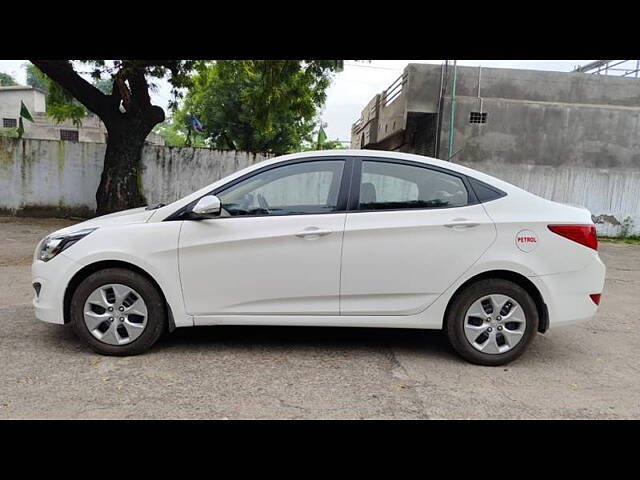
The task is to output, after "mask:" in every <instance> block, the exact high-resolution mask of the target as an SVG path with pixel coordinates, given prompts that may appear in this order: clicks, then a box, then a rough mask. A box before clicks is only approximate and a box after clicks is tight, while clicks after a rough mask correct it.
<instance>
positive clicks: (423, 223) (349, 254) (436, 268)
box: [32, 150, 605, 365]
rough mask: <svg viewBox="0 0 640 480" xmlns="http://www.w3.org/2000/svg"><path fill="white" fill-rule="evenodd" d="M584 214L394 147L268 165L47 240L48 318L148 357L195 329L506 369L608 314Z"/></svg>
mask: <svg viewBox="0 0 640 480" xmlns="http://www.w3.org/2000/svg"><path fill="white" fill-rule="evenodd" d="M597 248H598V242H597V236H596V231H595V226H594V224H593V222H592V220H591V214H590V213H589V211H588V210H586V209H584V208H580V207H575V206H569V205H564V204H560V203H556V202H552V201H550V200H546V199H543V198H541V197H538V196H536V195H533V194H531V193H528V192H526V191H524V190H522V189H520V188H518V187H515V186H513V185H511V184H509V183H506V182H503V181H501V180H499V179H497V178H494V177H491V176H489V175H485V174H483V173H481V172H478V171H475V170H472V169H470V168H467V167H464V166H461V165H457V164H453V163H450V162H446V161H441V160H436V159H433V158H428V157H423V156H417V155H410V154H404V153H397V152H384V151H367V150H340V151H319V152H304V153H298V154H292V155H285V156H281V157H277V158H272V159H269V160H266V161H263V162H260V163H257V164H255V165H252V166H250V167H248V168H245V169H243V170H240V171H238V172H236V173H234V174H232V175H230V176H228V177H226V178H223V179H221V180H219V181H216V182H214V183H212V184H210V185H208V186H206V187H204V188H202V189H200V190H198V191H197V192H194V193H192V194H190V195H187V196H186V197H184V198H182V199H180V200H177V201H175V202H173V203H170V204H168V205H160V206H158V207H153V208H150V207H147V208H144V207H142V208H136V209H132V210H127V211H124V212H118V213H114V214H110V215H105V216H102V217H98V218H93V219H91V220H88V221H85V222H82V223H79V224H77V225H73V226H70V227H67V228H64V229H62V230H58V231H57V232H54V233H52V234H51V235H49V236H47V237H46V238H44V239H43V240H42V241H41V242H40V243H39V244H38V246H37V247H36V251H35V255H34V261H33V265H32V277H33V285H34V289H35V292H36V293H35V298H34V299H33V305H34V307H35V312H36V316H37V318H39V319H40V320H43V321H45V322H50V323H57V324H65V323H70V324H71V325H72V327H73V329H74V331H75V332H76V334H77V335H78V336H79V337H80V338H81V339H83V340H84V341H86V342H87V343H88V344H89V346H91V347H92V348H93V349H94V350H95V351H97V352H99V353H101V354H106V355H135V354H139V353H141V352H144V351H146V350H147V349H149V348H150V347H151V346H152V345H153V344H154V343H155V342H156V340H157V339H158V338H159V336H160V335H161V334H162V332H163V331H165V330H168V331H173V330H174V329H175V328H177V327H187V326H196V325H198V326H199V325H291V326H347V327H389V328H417V329H443V330H444V331H445V332H446V334H447V336H448V338H449V340H450V342H451V345H452V346H453V348H454V349H455V350H456V351H457V352H458V353H459V354H460V355H461V356H462V357H463V358H465V359H466V360H468V361H470V362H473V363H477V364H482V365H502V364H505V363H508V362H510V361H512V360H514V359H515V358H517V357H518V356H520V355H521V354H522V353H523V351H524V350H525V348H526V347H527V345H528V344H529V343H530V342H531V341H532V340H533V338H534V337H535V335H536V333H538V332H541V333H544V332H546V331H547V330H548V329H549V328H555V327H558V326H562V325H569V324H572V323H576V322H580V321H585V320H588V319H590V318H592V317H593V316H594V315H595V314H596V312H597V309H598V304H599V301H600V295H601V293H602V290H603V286H604V276H605V267H604V264H603V263H602V261H601V260H600V258H599V256H598V252H597Z"/></svg>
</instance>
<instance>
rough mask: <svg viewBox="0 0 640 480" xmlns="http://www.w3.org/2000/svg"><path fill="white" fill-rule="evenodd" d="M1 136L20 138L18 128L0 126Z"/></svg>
mask: <svg viewBox="0 0 640 480" xmlns="http://www.w3.org/2000/svg"><path fill="white" fill-rule="evenodd" d="M0 137H12V138H18V129H17V128H0Z"/></svg>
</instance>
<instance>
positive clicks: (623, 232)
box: [620, 217, 633, 238]
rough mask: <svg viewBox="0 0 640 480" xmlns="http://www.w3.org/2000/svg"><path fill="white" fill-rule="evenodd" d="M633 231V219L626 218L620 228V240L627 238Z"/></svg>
mask: <svg viewBox="0 0 640 480" xmlns="http://www.w3.org/2000/svg"><path fill="white" fill-rule="evenodd" d="M632 231H633V218H631V217H626V218H625V219H624V220H622V226H621V227H620V238H627V237H629V236H630V235H631V232H632Z"/></svg>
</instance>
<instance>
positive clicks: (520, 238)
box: [516, 230, 538, 252]
mask: <svg viewBox="0 0 640 480" xmlns="http://www.w3.org/2000/svg"><path fill="white" fill-rule="evenodd" d="M516 246H517V247H518V248H519V249H520V250H522V251H523V252H531V251H532V250H534V249H535V248H536V247H537V246H538V235H536V232H534V231H533V230H520V231H519V232H518V233H516Z"/></svg>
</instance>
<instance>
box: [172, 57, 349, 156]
mask: <svg viewBox="0 0 640 480" xmlns="http://www.w3.org/2000/svg"><path fill="white" fill-rule="evenodd" d="M341 63H342V62H341V61H338V60H224V61H218V62H201V63H198V64H197V65H195V69H196V74H195V75H193V76H192V77H191V78H190V85H191V88H190V89H189V91H188V93H187V95H186V97H185V101H184V105H183V107H182V108H180V109H179V110H177V111H176V113H175V115H174V122H173V124H172V126H171V127H170V128H172V129H173V130H174V132H179V131H183V132H184V131H186V130H187V127H188V119H189V114H190V113H193V114H194V115H195V116H196V117H198V118H199V119H200V121H201V122H202V124H203V126H204V134H203V135H202V136H201V138H202V139H203V143H204V144H205V145H207V146H209V147H212V148H217V149H221V150H229V149H231V150H243V151H248V152H256V153H258V152H259V153H274V154H283V153H288V152H291V151H297V150H299V149H300V148H301V147H302V145H303V144H304V143H308V142H312V137H311V134H312V131H313V128H314V126H315V123H316V122H315V116H316V112H317V110H318V108H319V107H320V106H322V105H323V104H324V102H325V100H326V90H327V88H328V87H329V85H330V83H331V80H332V73H333V72H334V71H336V69H338V68H340V67H341ZM193 133H194V132H192V135H193ZM195 138H196V139H198V135H196V137H195ZM185 139H186V137H185Z"/></svg>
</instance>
